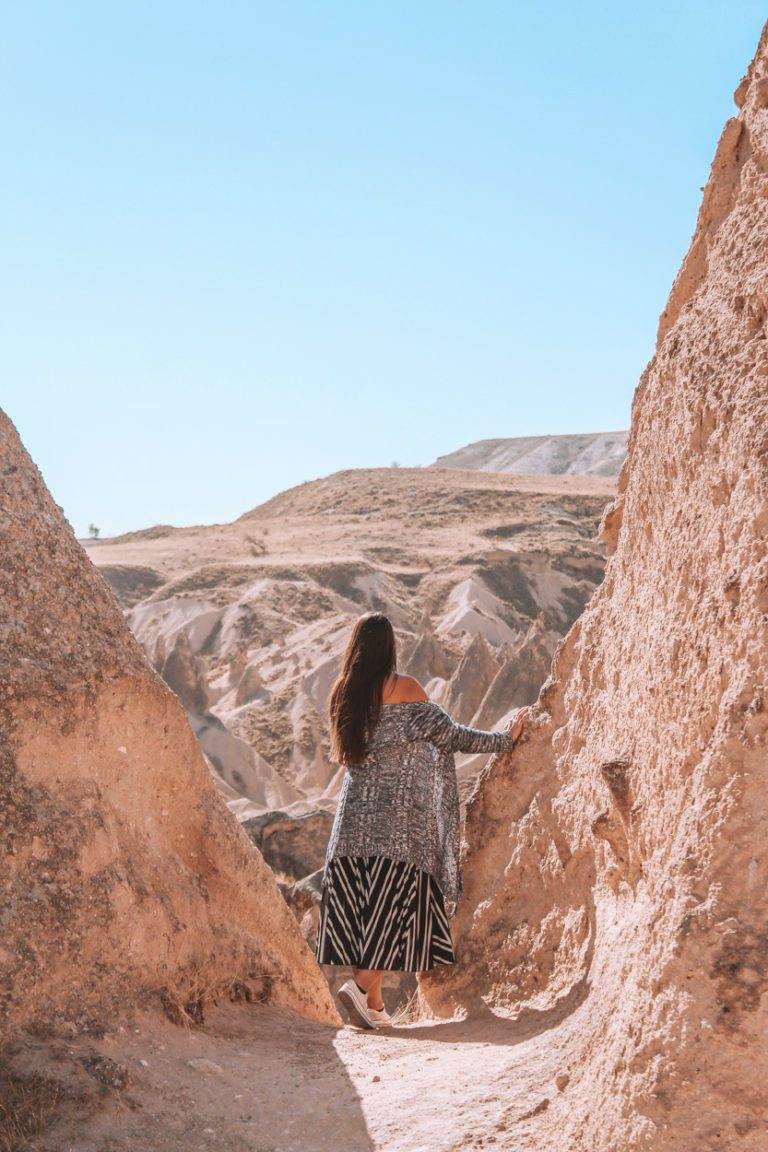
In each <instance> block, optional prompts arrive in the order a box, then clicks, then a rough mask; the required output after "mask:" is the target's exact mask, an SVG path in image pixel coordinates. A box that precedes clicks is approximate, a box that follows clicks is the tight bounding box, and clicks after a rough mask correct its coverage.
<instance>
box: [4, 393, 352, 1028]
mask: <svg viewBox="0 0 768 1152" xmlns="http://www.w3.org/2000/svg"><path fill="white" fill-rule="evenodd" d="M0 485H1V493H0V495H1V497H2V498H1V499H0V507H1V508H2V521H1V522H0V549H1V550H2V556H3V563H2V565H1V566H0V603H1V604H2V619H3V624H2V631H1V632H0V790H1V791H2V802H1V804H0V852H2V854H3V860H2V869H3V891H2V897H1V898H0V905H1V906H0V917H1V919H2V924H3V933H2V942H1V943H0V1032H1V1034H2V1036H3V1037H7V1036H8V1035H9V1034H10V1033H12V1032H13V1031H15V1030H16V1029H19V1028H22V1027H34V1028H36V1029H47V1030H50V1029H53V1030H54V1031H56V1029H57V1028H58V1027H60V1026H63V1025H64V1024H66V1025H67V1026H68V1027H74V1028H75V1029H79V1028H87V1027H91V1026H92V1025H93V1023H94V1021H98V1020H100V1019H102V1018H103V1017H104V1015H105V1014H109V1013H111V1012H115V1011H122V1010H124V1009H126V1008H128V1007H132V1006H135V1005H136V1004H137V1002H139V1001H141V999H142V998H144V997H145V996H149V995H150V994H153V993H160V994H165V995H167V996H169V997H171V998H173V999H175V1000H180V1002H182V1003H183V1002H184V1000H185V997H187V996H188V995H191V994H192V991H193V990H196V991H195V992H194V995H195V996H197V997H200V996H202V995H203V994H204V990H206V989H207V990H209V991H210V990H214V989H217V988H221V987H222V986H223V987H226V986H231V985H233V984H234V983H235V982H239V983H241V984H246V985H247V984H248V982H249V981H260V982H262V983H263V981H264V978H265V977H268V982H269V986H270V987H271V989H272V992H271V995H272V997H273V998H274V999H275V1000H276V1001H278V1002H280V1003H283V1004H285V1005H289V1006H292V1007H294V1008H297V1009H299V1010H300V1011H302V1012H304V1013H306V1014H307V1015H309V1016H313V1017H315V1018H319V1019H326V1020H333V1019H335V1012H334V1008H333V1005H332V1002H331V1000H330V998H329V995H328V990H327V987H326V985H325V982H324V980H323V979H322V975H321V973H320V971H319V969H318V968H317V966H316V964H315V961H314V959H313V957H312V956H311V954H310V952H309V951H308V949H307V947H306V945H305V943H304V941H303V939H302V938H301V935H300V933H299V930H298V927H297V925H296V923H295V920H294V918H293V916H292V915H291V913H290V911H289V909H288V908H287V906H286V905H285V903H284V901H283V900H282V898H281V896H280V894H279V892H278V889H277V885H276V883H275V879H274V877H273V875H272V873H271V871H270V870H269V868H268V867H267V866H266V865H265V864H264V862H263V860H262V859H261V857H260V855H259V853H258V852H257V851H256V849H255V848H254V847H253V846H252V845H251V844H250V843H249V841H248V838H247V837H246V835H245V833H244V832H243V831H242V829H240V828H239V827H238V825H237V823H236V822H235V820H234V819H233V818H232V816H231V814H230V813H229V812H228V811H227V809H226V806H225V805H224V803H223V801H222V800H221V799H220V798H219V796H218V795H217V794H216V790H215V787H214V784H213V781H212V779H211V775H210V773H209V771H208V768H207V766H206V763H205V760H204V757H203V755H202V753H201V751H200V749H199V746H198V744H197V741H196V740H195V737H194V735H193V734H192V732H191V730H190V727H189V724H188V722H187V719H186V717H185V715H184V712H183V709H182V707H181V704H180V703H179V701H178V700H177V698H176V697H175V696H174V695H173V694H172V693H171V692H170V691H169V689H168V688H166V686H165V685H164V684H163V683H162V681H161V680H160V679H159V678H158V677H157V676H156V675H155V673H154V672H153V671H152V669H151V668H150V666H149V665H148V663H147V660H146V659H145V657H144V655H143V653H142V651H141V649H140V647H139V645H138V644H137V643H136V642H135V640H134V639H133V637H132V636H131V634H130V632H129V630H128V628H127V625H126V624H125V621H124V619H123V616H122V613H121V611H120V609H119V607H118V605H117V603H116V602H115V600H114V598H113V596H112V593H111V592H110V591H109V590H108V588H107V587H106V585H105V584H104V582H103V581H102V580H101V578H100V577H99V575H98V574H97V572H96V571H95V569H94V568H93V567H92V565H91V564H90V562H89V561H88V559H87V557H86V556H85V554H84V552H83V551H82V549H81V547H80V545H79V544H78V543H77V541H76V540H75V539H74V536H73V535H72V532H71V530H70V529H69V527H68V525H67V524H66V522H65V521H64V519H63V517H62V515H61V511H60V509H59V508H57V506H56V505H55V504H54V502H53V500H52V499H51V497H50V495H49V494H48V492H47V491H46V488H45V486H44V484H43V481H42V479H41V477H40V475H39V473H38V471H37V469H36V468H35V466H34V465H33V463H32V461H31V460H30V459H29V457H28V455H27V454H26V452H25V451H24V449H23V447H22V445H21V443H20V442H19V439H18V436H17V435H16V432H15V430H14V428H13V426H12V425H11V423H10V421H9V420H8V419H7V418H6V417H5V416H2V415H0ZM181 666H182V669H186V668H187V665H185V664H184V661H183V660H182V661H181ZM184 677H185V678H184V683H185V684H186V683H187V680H186V672H185V673H184ZM190 683H192V685H193V687H194V678H193V681H192V682H190ZM194 691H197V689H194Z"/></svg>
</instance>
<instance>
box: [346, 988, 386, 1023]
mask: <svg viewBox="0 0 768 1152" xmlns="http://www.w3.org/2000/svg"><path fill="white" fill-rule="evenodd" d="M339 1000H341V1002H342V1004H343V1005H344V1008H345V1010H346V1013H347V1015H348V1016H349V1022H350V1024H354V1026H355V1027H356V1028H387V1027H388V1026H389V1025H390V1024H391V1023H392V1021H391V1020H390V1018H389V1016H388V1015H387V1013H386V1012H383V1011H382V1012H377V1011H376V1009H375V1008H369V1007H368V1003H367V1001H366V997H365V992H363V991H362V990H361V989H360V988H358V986H357V984H356V983H355V981H354V980H347V981H345V983H344V984H342V986H341V988H339Z"/></svg>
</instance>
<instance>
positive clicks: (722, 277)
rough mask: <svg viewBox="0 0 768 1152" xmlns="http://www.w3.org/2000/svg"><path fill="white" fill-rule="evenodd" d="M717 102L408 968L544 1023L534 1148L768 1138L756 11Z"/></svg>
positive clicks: (763, 316) (766, 241) (766, 272)
mask: <svg viewBox="0 0 768 1152" xmlns="http://www.w3.org/2000/svg"><path fill="white" fill-rule="evenodd" d="M736 99H737V104H738V105H739V106H740V111H739V114H738V116H736V117H735V118H734V119H732V120H730V121H729V122H728V123H727V124H726V127H725V130H724V132H723V135H722V138H721V140H720V144H719V146H718V149H717V154H716V156H715V160H714V163H713V167H712V173H711V176H710V180H709V183H708V185H707V187H706V190H705V193H704V199H703V203H702V208H701V212H700V214H699V219H698V223H697V226H696V232H695V235H694V238H693V241H692V244H691V248H690V251H689V253H688V256H687V257H686V260H685V262H684V264H683V267H682V269H681V271H680V274H679V275H678V277H677V279H676V281H675V285H674V287H673V289H672V293H671V296H670V301H669V304H668V306H667V308H666V310H665V312H664V314H663V316H662V318H661V323H660V329H659V339H658V344H657V349H656V354H655V356H654V359H653V360H652V361H651V363H650V365H649V366H648V368H647V370H646V371H645V373H644V374H643V377H642V379H641V381H640V385H639V387H638V389H637V393H636V396H635V399H634V405H633V413H632V430H631V437H630V446H629V458H628V462H627V464H626V465H625V466H624V469H623V471H622V474H621V478H620V483H619V489H620V495H619V496H618V498H617V500H616V502H615V503H614V505H613V506H612V507H611V508H610V509H609V511H608V513H607V514H606V516H605V518H604V525H603V528H604V538H605V541H606V543H607V545H608V547H609V550H610V551H611V552H612V555H611V557H610V559H609V562H608V566H607V571H606V577H605V581H604V583H603V585H602V586H601V587H600V588H599V590H598V591H597V592H596V593H595V595H594V596H593V598H592V600H591V602H590V604H589V606H588V608H587V610H586V611H585V613H584V615H583V616H582V618H581V619H580V620H579V621H578V622H577V623H576V624H575V625H574V627H573V628H572V629H571V631H570V633H569V635H568V636H567V638H566V639H565V640H564V642H563V643H562V645H561V647H560V649H559V651H558V653H557V655H556V657H555V661H554V664H553V668H552V678H551V679H550V681H549V682H548V683H547V685H546V686H545V688H544V689H543V690H542V692H541V695H540V697H539V702H538V705H537V707H536V709H535V713H534V722H533V725H532V730H531V733H530V739H529V740H528V742H527V743H526V744H525V745H523V746H522V747H521V748H519V749H518V751H516V752H515V753H514V754H513V755H512V756H511V757H507V758H497V759H496V760H495V761H494V762H493V763H492V765H491V766H490V768H489V769H488V770H487V772H486V773H485V775H484V777H483V778H482V780H481V782H480V784H479V786H478V788H477V790H476V792H475V795H474V797H473V800H472V801H471V803H470V807H469V814H468V825H467V839H468V849H467V852H466V859H465V883H466V894H465V899H464V904H463V908H462V910H461V912H460V917H459V922H458V929H459V934H460V954H461V959H462V964H461V965H460V966H459V967H458V969H457V970H456V972H455V973H452V974H449V975H448V976H446V977H443V978H438V977H433V978H430V979H429V980H425V981H424V982H423V985H422V995H423V996H424V998H425V999H426V1001H428V1003H429V1004H430V1005H431V1006H432V1008H433V1009H434V1010H436V1011H437V1012H439V1013H445V1012H446V1011H449V1010H453V1009H455V1008H457V1007H458V1008H463V1009H466V1010H470V1011H473V1010H474V1011H477V1010H481V1009H482V1006H483V1001H485V1003H486V1004H490V1005H492V1006H494V1008H495V1009H496V1010H497V1011H501V1012H502V1013H503V1012H511V1013H512V1014H513V1015H517V1016H518V1017H519V1016H520V1015H521V1014H522V1015H523V1016H525V1018H526V1020H527V1021H528V1023H529V1025H530V1026H531V1028H532V1029H533V1031H534V1032H535V1033H536V1034H537V1037H538V1043H539V1044H540V1045H545V1044H547V1043H548V1042H549V1043H550V1047H551V1045H552V1044H556V1046H557V1061H558V1065H556V1066H559V1068H560V1070H561V1074H560V1077H559V1080H558V1089H559V1090H555V1089H554V1086H553V1094H552V1096H551V1099H548V1101H547V1102H546V1105H545V1106H543V1107H542V1108H541V1109H540V1115H538V1116H537V1118H536V1120H535V1122H534V1121H531V1124H534V1123H535V1125H536V1128H535V1133H536V1136H535V1139H534V1138H533V1137H532V1138H531V1139H532V1140H533V1143H531V1146H532V1147H533V1146H535V1147H536V1148H537V1149H539V1150H540V1152H545V1150H547V1152H548V1150H550V1149H551V1150H553V1152H554V1150H555V1149H557V1150H558V1152H560V1150H564V1149H568V1150H569V1152H628V1150H630V1149H653V1152H668V1150H669V1152H671V1150H675V1152H692V1150H694V1149H695V1150H696V1152H705V1150H712V1152H714V1150H717V1152H722V1150H726V1149H740V1150H743V1152H764V1150H765V1148H766V1147H768V1075H767V1074H768V1006H767V1003H766V992H768V815H767V814H768V805H767V804H766V797H768V747H766V729H767V727H768V722H767V714H766V675H767V673H768V629H767V627H766V623H767V621H768V558H767V556H766V534H767V532H768V288H767V286H768V33H764V34H763V37H762V40H761V44H760V47H759V50H758V53H757V56H756V58H755V60H754V61H753V63H752V65H751V67H750V70H749V73H748V76H747V78H746V79H745V81H744V82H743V83H742V84H741V85H740V86H739V89H738V90H737V94H736ZM551 1030H556V1036H557V1039H556V1041H554V1040H553V1041H548V1040H547V1036H548V1033H549V1032H550V1031H551ZM527 1146H528V1145H527V1144H526V1147H527Z"/></svg>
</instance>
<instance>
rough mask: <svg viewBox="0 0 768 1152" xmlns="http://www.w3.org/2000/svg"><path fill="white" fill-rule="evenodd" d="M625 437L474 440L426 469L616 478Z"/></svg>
mask: <svg viewBox="0 0 768 1152" xmlns="http://www.w3.org/2000/svg"><path fill="white" fill-rule="evenodd" d="M628 437H629V433H628V432H588V433H584V434H583V435H578V436H514V437H510V438H509V439H505V440H478V441H476V442H475V443H474V444H467V445H466V446H465V447H464V448H459V449H457V451H456V452H449V453H447V455H445V456H438V458H437V460H435V462H434V464H430V468H460V469H467V470H469V471H472V472H512V473H515V474H516V475H518V476H565V475H579V476H617V475H618V473H619V471H620V469H621V465H622V464H623V462H624V457H625V456H626V454H627V439H628Z"/></svg>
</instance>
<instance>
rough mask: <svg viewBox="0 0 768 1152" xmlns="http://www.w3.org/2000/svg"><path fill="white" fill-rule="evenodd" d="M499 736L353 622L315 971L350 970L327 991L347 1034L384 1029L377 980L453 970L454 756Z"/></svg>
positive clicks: (340, 687) (336, 730) (486, 748)
mask: <svg viewBox="0 0 768 1152" xmlns="http://www.w3.org/2000/svg"><path fill="white" fill-rule="evenodd" d="M526 711H527V710H526V709H523V710H521V711H520V712H518V713H517V715H516V716H515V718H514V720H513V721H512V723H511V725H510V728H509V730H508V731H507V732H480V731H478V730H477V729H475V728H467V727H465V726H464V725H462V724H456V723H454V721H453V720H452V719H451V718H450V716H449V715H448V714H447V713H446V712H444V711H443V709H442V708H440V707H439V706H438V705H437V704H434V703H432V702H431V701H430V700H428V699H427V695H426V693H425V692H424V689H423V688H422V687H421V685H420V684H419V683H418V681H416V680H414V679H412V678H411V677H410V676H400V675H398V673H397V670H396V650H395V634H394V631H393V629H392V625H391V624H390V622H389V620H388V619H387V617H386V616H383V615H382V614H381V613H379V612H374V613H371V614H369V615H366V616H361V617H360V619H359V620H358V621H357V623H356V625H355V627H354V630H353V632H352V637H351V639H350V641H349V644H348V645H347V649H346V652H345V653H344V660H343V663H342V668H341V673H340V675H339V677H338V679H337V680H336V683H335V684H334V687H333V691H332V693H331V703H330V719H331V759H332V760H333V761H334V762H335V763H337V764H341V765H343V766H344V767H345V768H346V772H345V774H344V782H343V784H342V788H341V795H340V797H339V805H338V808H337V810H336V818H335V820H334V823H333V828H332V830H331V836H330V840H329V841H328V850H327V853H326V858H325V872H324V876H323V896H322V901H321V904H320V922H319V925H318V934H317V958H318V960H319V961H320V963H321V964H338V965H342V966H345V967H351V968H352V969H353V977H354V978H353V979H352V980H347V982H346V983H345V984H343V985H342V987H341V988H340V989H339V999H340V1000H341V1002H342V1004H343V1005H344V1007H345V1009H346V1011H347V1013H348V1015H349V1018H350V1021H351V1023H353V1024H355V1025H357V1026H358V1027H360V1028H377V1027H381V1026H382V1025H386V1024H389V1023H390V1020H389V1017H388V1016H387V1014H386V1012H385V1011H384V1002H383V1000H382V997H381V979H382V974H383V972H385V971H387V972H391V971H399V972H425V971H428V970H429V969H430V968H433V967H434V966H435V965H436V964H453V963H454V953H453V944H452V941H451V933H450V929H449V926H448V919H447V915H446V908H445V900H446V899H447V900H449V901H451V904H452V909H451V914H452V913H453V912H454V911H455V908H456V902H457V901H458V899H459V895H460V892H461V879H460V874H459V795H458V786H457V783H456V766H455V764H454V759H453V753H454V752H502V751H507V750H509V749H510V748H512V747H513V745H514V743H515V741H516V740H517V739H518V738H519V736H520V733H521V732H522V729H523V723H524V719H525V713H526Z"/></svg>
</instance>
